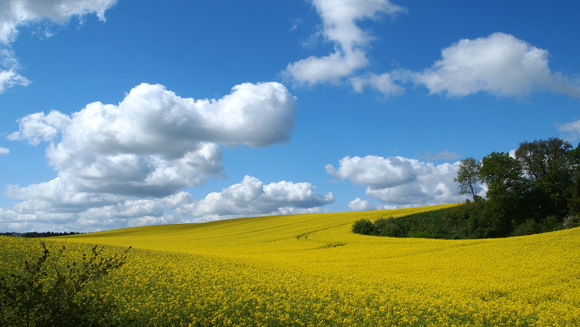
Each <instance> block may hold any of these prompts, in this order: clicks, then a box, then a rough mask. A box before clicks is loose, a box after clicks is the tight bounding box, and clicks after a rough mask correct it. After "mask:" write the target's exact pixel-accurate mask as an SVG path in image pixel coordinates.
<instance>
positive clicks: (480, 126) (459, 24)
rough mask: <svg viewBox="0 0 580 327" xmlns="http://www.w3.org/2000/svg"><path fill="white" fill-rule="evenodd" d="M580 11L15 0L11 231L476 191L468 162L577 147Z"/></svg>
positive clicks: (8, 36) (517, 6) (486, 5)
mask: <svg viewBox="0 0 580 327" xmlns="http://www.w3.org/2000/svg"><path fill="white" fill-rule="evenodd" d="M578 17H580V3H577V2H575V1H563V0H562V1H560V0H557V1H550V2H549V3H548V2H545V1H539V0H530V1H526V2H517V1H495V0H490V1H475V0H467V1H465V0H462V1H455V0H452V1H443V2H442V1H402V0H393V1H388V0H278V1H270V0H247V1H231V0H230V1H226V0H214V1H186V0H174V1H161V0H140V1H135V0H1V1H0V115H1V119H0V232H12V231H14V232H26V231H55V232H57V231H58V232H62V231H77V232H91V231H99V230H109V229H116V228H125V227H133V226H142V225H152V224H173V223H187V222H205V221H212V220H219V219H231V218H237V217H248V216H261V215H278V214H300V213H316V212H344V211H359V210H376V209H390V208H402V207H414V206H425V205H433V204H443V203H455V202H462V201H464V200H465V199H466V198H468V196H466V195H462V194H459V188H458V185H457V183H455V182H454V181H453V179H454V177H455V176H456V173H457V169H458V167H459V162H460V160H461V159H463V158H466V157H473V158H475V159H477V160H480V159H481V158H483V157H484V156H486V155H488V154H490V153H491V152H509V151H513V150H514V149H516V148H517V147H518V144H519V143H521V142H524V141H533V140H540V139H548V138H551V137H559V138H562V139H564V140H566V141H568V142H570V143H571V144H572V145H573V146H574V147H575V146H576V145H577V144H578V142H579V140H580V60H578V49H580V19H578ZM484 190H485V187H484V186H482V187H481V188H480V191H481V192H484Z"/></svg>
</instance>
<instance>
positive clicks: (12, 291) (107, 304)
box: [0, 242, 128, 326]
mask: <svg viewBox="0 0 580 327" xmlns="http://www.w3.org/2000/svg"><path fill="white" fill-rule="evenodd" d="M41 247H42V253H41V254H40V255H39V256H38V257H37V258H36V259H34V260H28V259H25V260H24V262H23V264H22V267H21V268H20V269H18V270H17V271H16V272H12V273H10V274H9V275H8V276H0V325H2V326H112V325H115V323H114V320H113V319H112V317H111V314H110V313H111V312H112V310H113V309H114V308H115V304H114V303H113V302H112V301H109V300H108V299H107V298H105V297H104V296H103V295H102V294H98V292H86V288H87V285H89V284H91V283H94V282H95V281H97V280H99V279H102V278H103V277H105V276H106V275H108V274H109V273H110V272H111V271H112V270H114V269H117V268H119V267H121V266H122V265H123V264H124V263H125V261H126V254H127V251H128V250H127V251H125V252H123V253H119V254H115V255H111V256H108V255H106V254H105V253H104V252H103V250H104V248H103V247H99V246H94V247H93V248H92V249H91V252H90V253H88V254H87V253H82V258H74V257H73V256H72V255H70V254H69V252H70V251H69V250H67V249H66V247H65V246H64V245H63V246H62V247H61V248H60V249H58V250H55V251H51V250H50V249H49V248H48V247H47V246H46V244H45V243H44V242H41ZM95 293H97V294H95Z"/></svg>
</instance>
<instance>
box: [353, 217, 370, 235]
mask: <svg viewBox="0 0 580 327" xmlns="http://www.w3.org/2000/svg"><path fill="white" fill-rule="evenodd" d="M373 230H374V226H373V223H372V222H371V221H370V220H368V219H359V220H357V221H355V222H354V224H353V225H352V232H353V233H357V234H363V235H370V234H371V233H372V232H373Z"/></svg>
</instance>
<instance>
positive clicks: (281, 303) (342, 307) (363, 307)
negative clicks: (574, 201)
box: [0, 206, 580, 326]
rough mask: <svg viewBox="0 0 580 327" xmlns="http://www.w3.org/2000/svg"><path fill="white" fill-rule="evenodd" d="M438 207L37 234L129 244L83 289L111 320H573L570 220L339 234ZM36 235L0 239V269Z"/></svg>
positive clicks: (575, 292) (579, 278)
mask: <svg viewBox="0 0 580 327" xmlns="http://www.w3.org/2000/svg"><path fill="white" fill-rule="evenodd" d="M442 207H444V206H436V207H425V208H414V209H397V210H387V211H369V212H348V213H326V214H311V215H291V216H275V217H258V218H243V219H233V220H225V221H218V222H211V223H204V224H182V225H166V226H149V227H139V228H130V229H122V230H113V231H106V232H100V233H94V234H85V235H76V236H69V237H66V238H58V239H52V240H51V241H50V243H49V244H53V242H56V243H60V242H63V241H64V242H67V246H68V247H80V248H82V247H86V246H89V245H88V244H95V243H96V244H104V245H108V246H114V247H117V246H118V247H120V249H126V248H127V247H128V246H132V247H133V249H132V250H131V251H130V252H129V258H128V261H127V263H126V264H125V265H124V266H123V267H121V268H120V269H119V270H117V271H115V272H114V273H112V274H111V275H110V276H108V277H107V282H106V283H101V284H98V285H97V286H96V287H94V288H93V289H92V291H94V292H102V293H103V294H106V295H107V296H110V297H114V298H115V299H116V302H117V303H118V304H119V308H118V310H119V312H118V316H119V317H120V318H119V321H120V322H122V323H123V324H131V325H143V326H147V325H149V326H159V325H185V326H187V325H192V326H195V325H200V326H205V325H216V326H424V325H430V326H453V325H456V326H459V325H460V326H497V325H510V326H573V325H580V228H575V229H570V230H564V231H558V232H552V233H547V234H539V235H531V236H524V237H514V238H506V239H486V240H432V239H412V238H406V239H398V238H388V237H373V236H364V235H358V234H354V233H352V232H351V227H352V224H353V223H354V222H355V221H356V220H358V219H361V218H369V219H371V220H374V219H376V218H379V217H389V216H394V217H398V216H402V215H408V214H411V213H413V212H419V211H425V210H433V209H439V208H442ZM38 242H39V241H38V240H30V239H17V238H7V237H2V238H0V243H1V245H2V254H1V256H2V261H1V262H2V266H0V269H3V270H6V269H11V268H12V267H14V263H13V262H16V261H17V260H16V259H17V258H19V257H21V256H22V253H24V252H30V251H32V250H33V249H34V248H35V247H36V246H37V245H36V244H37V243H38ZM83 243H87V244H83ZM121 317H122V318H121Z"/></svg>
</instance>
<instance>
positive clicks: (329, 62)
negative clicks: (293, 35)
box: [284, 0, 406, 85]
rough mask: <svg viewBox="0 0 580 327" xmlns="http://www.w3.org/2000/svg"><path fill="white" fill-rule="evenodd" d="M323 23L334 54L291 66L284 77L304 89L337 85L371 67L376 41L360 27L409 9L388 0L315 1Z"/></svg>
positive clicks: (324, 33) (325, 34) (305, 60)
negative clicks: (368, 52) (368, 49)
mask: <svg viewBox="0 0 580 327" xmlns="http://www.w3.org/2000/svg"><path fill="white" fill-rule="evenodd" d="M312 3H313V5H314V7H315V8H316V10H317V12H318V14H319V15H320V17H321V19H322V23H323V35H324V37H325V38H326V40H328V41H330V42H332V43H333V44H334V48H335V50H334V52H333V53H330V54H329V55H326V56H322V57H318V56H310V57H308V58H306V59H302V60H299V61H297V62H293V63H290V64H288V66H287V67H286V70H285V71H284V75H285V76H286V77H288V78H290V79H291V80H293V81H294V82H296V83H298V84H302V85H313V84H318V83H338V82H340V81H341V79H343V78H345V77H348V76H350V75H351V74H352V73H353V72H355V71H356V70H358V69H360V68H363V67H365V66H367V65H368V63H369V61H368V59H367V57H366V50H365V49H366V47H367V46H368V44H369V42H370V41H371V40H372V39H373V37H372V35H371V34H370V33H368V32H367V31H365V30H363V29H362V28H361V27H360V26H359V25H357V23H358V22H359V21H361V20H364V19H376V18H377V17H378V16H379V15H380V14H387V15H396V14H398V13H402V12H405V11H406V9H405V8H403V7H401V6H398V5H395V4H393V3H391V2H390V1H388V0H338V1H336V0H313V1H312Z"/></svg>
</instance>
